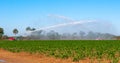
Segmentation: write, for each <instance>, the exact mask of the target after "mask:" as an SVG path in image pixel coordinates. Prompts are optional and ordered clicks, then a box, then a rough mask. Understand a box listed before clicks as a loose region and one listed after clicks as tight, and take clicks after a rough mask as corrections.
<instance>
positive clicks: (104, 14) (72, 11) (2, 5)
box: [0, 0, 120, 35]
mask: <svg viewBox="0 0 120 63" xmlns="http://www.w3.org/2000/svg"><path fill="white" fill-rule="evenodd" d="M49 14H53V15H61V16H66V17H69V18H71V19H74V20H84V19H93V20H99V21H100V20H101V22H104V21H106V22H109V23H111V24H112V25H111V26H113V28H115V29H116V30H115V33H116V34H118V35H120V29H119V27H120V25H119V24H120V18H119V17H120V0H0V27H2V28H4V30H5V34H7V35H12V30H13V29H14V28H17V29H19V30H20V33H19V34H22V33H23V32H24V31H23V30H25V28H26V27H28V26H30V27H35V28H39V27H45V26H49V25H53V24H58V23H59V22H57V21H54V20H52V18H50V17H48V15H49ZM113 30H114V29H113Z"/></svg>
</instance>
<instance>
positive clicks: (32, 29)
mask: <svg viewBox="0 0 120 63" xmlns="http://www.w3.org/2000/svg"><path fill="white" fill-rule="evenodd" d="M35 30H36V29H35V28H31V27H27V28H26V31H35Z"/></svg>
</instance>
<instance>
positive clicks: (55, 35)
mask: <svg viewBox="0 0 120 63" xmlns="http://www.w3.org/2000/svg"><path fill="white" fill-rule="evenodd" d="M47 37H48V38H49V39H51V40H56V39H60V35H59V33H58V32H55V31H53V30H51V31H50V32H48V33H47Z"/></svg>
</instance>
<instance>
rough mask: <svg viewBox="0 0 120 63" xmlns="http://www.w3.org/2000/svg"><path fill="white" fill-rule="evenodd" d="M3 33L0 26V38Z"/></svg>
mask: <svg viewBox="0 0 120 63" xmlns="http://www.w3.org/2000/svg"><path fill="white" fill-rule="evenodd" d="M3 34H4V30H3V28H0V38H1V37H2V35H3Z"/></svg>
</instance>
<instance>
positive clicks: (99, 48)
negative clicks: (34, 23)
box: [0, 40, 120, 63]
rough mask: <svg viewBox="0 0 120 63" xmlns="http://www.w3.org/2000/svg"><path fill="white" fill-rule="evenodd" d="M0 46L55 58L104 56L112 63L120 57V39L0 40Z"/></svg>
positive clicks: (76, 59)
mask: <svg viewBox="0 0 120 63" xmlns="http://www.w3.org/2000/svg"><path fill="white" fill-rule="evenodd" d="M0 48H3V49H6V50H9V51H12V52H21V51H24V52H29V53H40V54H46V55H48V56H54V57H56V58H63V59H67V58H72V59H73V61H79V60H82V59H85V58H90V59H94V58H97V59H102V58H105V59H109V60H111V62H113V63H114V62H118V60H119V57H120V41H118V40H31V41H30V40H28V41H12V42H11V41H0ZM116 58H117V59H116Z"/></svg>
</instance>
